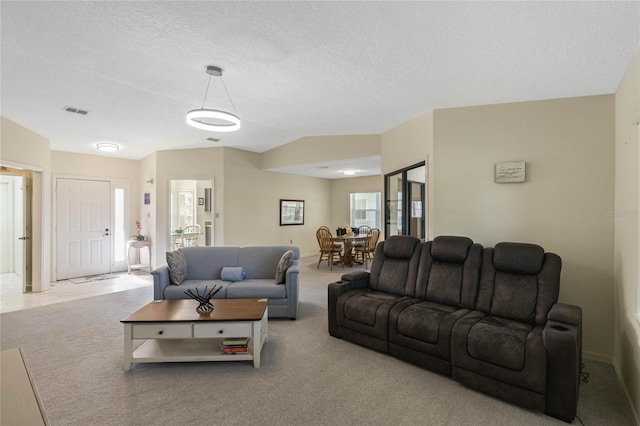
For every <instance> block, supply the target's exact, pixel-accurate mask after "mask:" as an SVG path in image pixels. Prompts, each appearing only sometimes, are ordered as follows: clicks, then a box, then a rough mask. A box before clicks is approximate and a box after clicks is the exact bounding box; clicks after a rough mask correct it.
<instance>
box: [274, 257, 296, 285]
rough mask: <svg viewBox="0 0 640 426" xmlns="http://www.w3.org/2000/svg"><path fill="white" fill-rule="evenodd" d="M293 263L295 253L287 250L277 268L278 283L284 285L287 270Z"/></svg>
mask: <svg viewBox="0 0 640 426" xmlns="http://www.w3.org/2000/svg"><path fill="white" fill-rule="evenodd" d="M292 263H293V252H292V251H291V250H287V251H285V252H284V254H283V255H282V257H281V258H280V261H279V262H278V266H277V267H276V283H277V284H284V281H285V276H286V272H287V269H289V266H291V264H292Z"/></svg>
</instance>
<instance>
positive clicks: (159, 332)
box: [132, 323, 191, 339]
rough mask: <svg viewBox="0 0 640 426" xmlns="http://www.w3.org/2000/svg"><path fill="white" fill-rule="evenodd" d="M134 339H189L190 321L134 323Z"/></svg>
mask: <svg viewBox="0 0 640 426" xmlns="http://www.w3.org/2000/svg"><path fill="white" fill-rule="evenodd" d="M132 333H133V338H134V339H189V338H191V323H185V324H167V323H158V324H134V325H133V330H132Z"/></svg>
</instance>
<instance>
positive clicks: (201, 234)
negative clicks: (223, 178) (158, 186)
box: [168, 179, 214, 250]
mask: <svg viewBox="0 0 640 426" xmlns="http://www.w3.org/2000/svg"><path fill="white" fill-rule="evenodd" d="M212 188H213V182H212V181H211V180H206V179H204V180H195V179H172V180H171V181H170V182H169V192H170V194H169V203H170V210H169V211H170V214H169V218H168V219H169V224H168V228H169V233H170V240H169V241H170V249H171V250H176V249H178V248H181V247H184V246H187V245H188V246H194V245H197V246H212V245H214V243H213V241H214V227H213V223H214V221H213V190H212Z"/></svg>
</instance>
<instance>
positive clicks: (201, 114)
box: [187, 65, 240, 132]
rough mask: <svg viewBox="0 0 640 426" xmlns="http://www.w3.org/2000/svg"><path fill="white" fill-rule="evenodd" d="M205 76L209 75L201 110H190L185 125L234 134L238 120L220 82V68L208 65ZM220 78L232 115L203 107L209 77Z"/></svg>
mask: <svg viewBox="0 0 640 426" xmlns="http://www.w3.org/2000/svg"><path fill="white" fill-rule="evenodd" d="M207 74H209V82H208V83H207V90H206V91H205V92H204V100H203V101H202V108H200V109H192V110H191V111H189V112H188V113H187V124H189V125H190V126H193V127H195V128H197V129H202V130H210V131H212V132H234V131H236V130H238V129H239V128H240V118H238V115H237V113H236V107H235V105H233V101H232V100H231V96H229V91H228V90H227V86H226V85H225V84H224V80H222V68H220V67H216V66H213V65H209V66H208V67H207ZM212 76H213V77H220V80H221V81H222V86H223V87H224V90H225V92H226V93H227V97H228V98H229V101H230V102H231V106H232V107H233V112H234V114H232V113H230V112H226V111H220V110H217V109H206V108H205V107H204V104H205V102H206V101H207V94H208V93H209V85H210V84H211V77H212Z"/></svg>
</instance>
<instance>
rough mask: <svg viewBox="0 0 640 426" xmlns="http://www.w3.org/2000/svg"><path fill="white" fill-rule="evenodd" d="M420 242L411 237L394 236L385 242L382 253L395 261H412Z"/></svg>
mask: <svg viewBox="0 0 640 426" xmlns="http://www.w3.org/2000/svg"><path fill="white" fill-rule="evenodd" d="M419 242H420V240H419V239H418V238H416V237H412V236H410V235H392V236H390V237H389V238H387V239H386V240H384V246H383V247H382V252H383V253H384V255H385V256H386V257H391V258H394V259H410V258H411V256H412V255H413V250H414V249H415V247H416V244H418V243H419Z"/></svg>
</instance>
